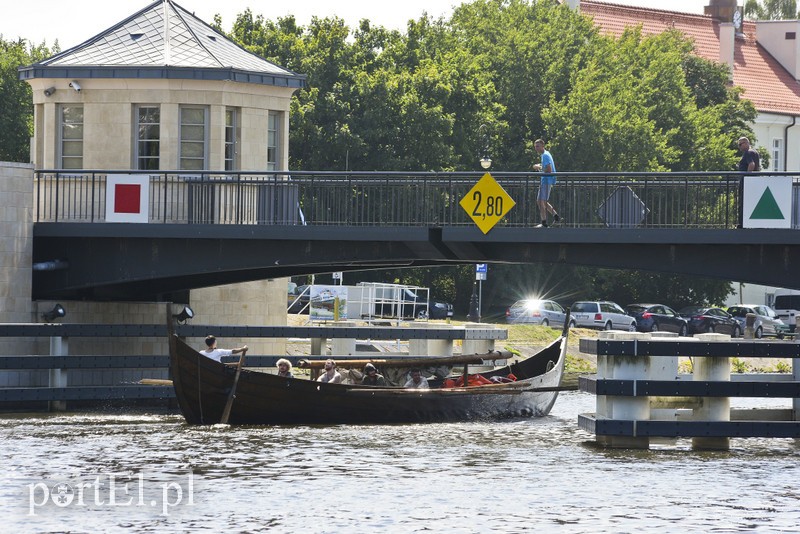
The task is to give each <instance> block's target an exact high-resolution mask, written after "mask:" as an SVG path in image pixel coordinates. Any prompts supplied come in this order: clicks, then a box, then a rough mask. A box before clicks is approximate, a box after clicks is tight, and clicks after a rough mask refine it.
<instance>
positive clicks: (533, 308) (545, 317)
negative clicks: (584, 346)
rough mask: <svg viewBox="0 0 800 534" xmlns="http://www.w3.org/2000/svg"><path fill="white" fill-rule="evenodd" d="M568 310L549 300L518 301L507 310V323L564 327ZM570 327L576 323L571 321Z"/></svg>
mask: <svg viewBox="0 0 800 534" xmlns="http://www.w3.org/2000/svg"><path fill="white" fill-rule="evenodd" d="M566 317H567V313H566V310H565V309H564V308H563V307H562V306H561V305H560V304H559V303H558V302H556V301H554V300H547V299H523V300H518V301H517V302H515V303H514V304H512V305H511V307H510V308H508V309H507V310H506V322H507V323H509V324H519V323H524V324H538V325H542V326H556V327H559V328H563V327H564V320H565V319H566ZM569 324H570V327H572V326H574V325H575V321H573V320H570V322H569Z"/></svg>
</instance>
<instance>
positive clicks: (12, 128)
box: [0, 36, 50, 163]
mask: <svg viewBox="0 0 800 534" xmlns="http://www.w3.org/2000/svg"><path fill="white" fill-rule="evenodd" d="M49 55H50V51H49V50H48V49H47V47H46V46H45V45H44V44H42V45H39V46H32V45H29V44H28V42H27V41H25V40H24V39H19V40H17V41H5V40H4V39H3V38H2V36H0V161H17V162H22V163H27V162H28V161H30V138H31V136H32V135H33V103H32V100H31V99H32V96H31V88H30V86H29V85H28V84H27V83H26V82H24V81H20V80H19V76H18V73H17V69H18V68H19V67H22V66H26V65H30V64H32V63H36V62H37V61H41V60H42V59H44V58H46V57H48V56H49Z"/></svg>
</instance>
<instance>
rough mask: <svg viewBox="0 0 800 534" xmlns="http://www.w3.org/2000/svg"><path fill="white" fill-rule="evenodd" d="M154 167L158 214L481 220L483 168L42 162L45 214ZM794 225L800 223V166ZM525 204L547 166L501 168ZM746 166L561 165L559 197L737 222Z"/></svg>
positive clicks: (604, 223) (580, 223)
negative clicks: (476, 210) (608, 169)
mask: <svg viewBox="0 0 800 534" xmlns="http://www.w3.org/2000/svg"><path fill="white" fill-rule="evenodd" d="M112 174H113V175H119V174H129V175H146V176H149V181H148V185H149V193H148V199H149V200H148V205H147V213H148V220H149V222H152V223H168V224H254V225H257V224H270V225H287V224H288V225H298V224H309V225H338V226H341V225H347V226H471V225H473V224H474V223H473V221H472V220H471V219H470V217H469V215H468V214H467V213H466V212H465V211H464V210H463V209H462V208H461V206H460V205H459V202H460V201H461V199H462V198H464V197H465V196H466V195H467V194H468V193H469V191H470V189H471V188H472V187H473V186H474V185H475V184H476V182H477V181H478V180H479V179H480V177H481V176H482V174H481V173H435V172H429V173H419V172H417V173H412V172H335V171H320V172H312V171H292V172H289V171H284V172H269V173H259V172H207V173H197V172H192V173H189V172H177V171H164V172H159V173H153V172H152V171H103V170H86V171H78V172H75V171H68V172H67V171H59V170H40V171H35V176H34V180H35V184H34V195H35V213H34V220H35V221H36V222H105V221H106V213H107V208H108V206H107V200H106V199H107V196H106V194H107V187H106V184H107V177H108V175H112ZM761 174H763V175H769V176H775V175H781V176H791V177H792V178H793V179H794V187H793V208H792V223H793V224H792V226H793V227H794V228H799V227H800V216H799V215H798V205H800V173H761ZM492 176H493V177H494V178H495V180H497V182H498V183H499V184H500V185H501V186H502V187H503V189H504V190H505V191H506V192H507V193H508V195H509V196H510V197H511V198H512V199H513V200H514V202H515V203H516V206H515V207H514V208H513V209H512V210H511V211H509V212H508V214H507V215H506V216H505V217H504V218H503V219H502V220H501V221H500V222H499V223H498V224H499V225H500V226H508V227H532V226H535V225H536V224H538V223H539V211H538V208H537V207H536V195H537V191H538V185H539V180H540V176H541V175H540V174H539V173H504V172H492ZM741 178H742V175H741V174H740V173H736V172H722V173H700V172H692V173H677V172H672V173H559V174H558V175H557V185H556V186H555V187H554V188H553V192H552V195H551V197H550V202H551V203H552V204H553V206H555V208H556V210H558V212H559V213H560V214H561V216H562V217H563V218H564V219H565V221H566V224H567V226H571V227H581V228H591V227H598V228H608V227H610V228H630V227H637V226H641V227H650V228H735V227H736V225H737V224H738V223H739V216H740V215H739V213H740V208H741V189H740V182H741Z"/></svg>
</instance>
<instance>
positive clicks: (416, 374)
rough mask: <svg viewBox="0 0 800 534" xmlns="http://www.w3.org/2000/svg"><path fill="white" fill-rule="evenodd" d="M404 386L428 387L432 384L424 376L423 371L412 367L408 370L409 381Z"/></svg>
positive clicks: (410, 387)
mask: <svg viewBox="0 0 800 534" xmlns="http://www.w3.org/2000/svg"><path fill="white" fill-rule="evenodd" d="M403 387H404V388H406V389H428V388H429V387H430V385H428V379H427V378H425V377H424V376H422V372H421V371H420V370H419V369H411V371H409V372H408V381H407V382H406V385H405V386H403Z"/></svg>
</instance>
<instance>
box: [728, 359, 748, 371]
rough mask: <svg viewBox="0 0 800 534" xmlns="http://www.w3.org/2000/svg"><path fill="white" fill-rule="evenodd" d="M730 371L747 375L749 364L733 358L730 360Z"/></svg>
mask: <svg viewBox="0 0 800 534" xmlns="http://www.w3.org/2000/svg"><path fill="white" fill-rule="evenodd" d="M731 371H733V372H734V373H747V372H749V371H750V364H749V363H747V362H746V361H744V360H741V359H739V358H736V357H733V358H731Z"/></svg>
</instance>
